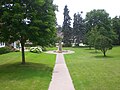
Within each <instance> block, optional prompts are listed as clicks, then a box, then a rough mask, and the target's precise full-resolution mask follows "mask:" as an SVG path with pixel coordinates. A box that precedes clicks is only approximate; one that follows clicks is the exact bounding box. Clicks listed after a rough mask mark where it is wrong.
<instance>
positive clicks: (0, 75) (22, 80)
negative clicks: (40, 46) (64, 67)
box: [0, 52, 56, 90]
mask: <svg viewBox="0 0 120 90" xmlns="http://www.w3.org/2000/svg"><path fill="white" fill-rule="evenodd" d="M55 57H56V56H55V55H52V54H45V53H41V54H35V53H30V52H26V64H25V65H21V53H20V52H13V53H8V54H3V55H0V90H48V86H49V83H50V81H51V77H52V70H53V67H54V63H55Z"/></svg>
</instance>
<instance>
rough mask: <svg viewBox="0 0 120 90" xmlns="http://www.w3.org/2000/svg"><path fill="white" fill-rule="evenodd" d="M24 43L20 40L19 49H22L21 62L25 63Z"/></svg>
mask: <svg viewBox="0 0 120 90" xmlns="http://www.w3.org/2000/svg"><path fill="white" fill-rule="evenodd" d="M24 46H25V43H24V41H22V40H21V51H22V64H25V51H24Z"/></svg>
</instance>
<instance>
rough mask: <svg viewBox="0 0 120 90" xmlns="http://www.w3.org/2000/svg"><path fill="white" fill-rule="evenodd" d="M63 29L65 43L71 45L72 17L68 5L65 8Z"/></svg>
mask: <svg viewBox="0 0 120 90" xmlns="http://www.w3.org/2000/svg"><path fill="white" fill-rule="evenodd" d="M62 31H63V42H64V45H65V46H71V41H72V40H71V37H72V28H71V18H70V16H69V10H68V7H67V5H66V6H65V8H64V21H63V26H62Z"/></svg>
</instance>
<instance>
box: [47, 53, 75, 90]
mask: <svg viewBox="0 0 120 90" xmlns="http://www.w3.org/2000/svg"><path fill="white" fill-rule="evenodd" d="M48 90H75V88H74V86H73V83H72V80H71V77H70V74H69V71H68V68H67V66H66V63H65V60H64V56H63V54H62V53H58V54H57V57H56V64H55V67H54V71H53V76H52V80H51V82H50V85H49V89H48Z"/></svg>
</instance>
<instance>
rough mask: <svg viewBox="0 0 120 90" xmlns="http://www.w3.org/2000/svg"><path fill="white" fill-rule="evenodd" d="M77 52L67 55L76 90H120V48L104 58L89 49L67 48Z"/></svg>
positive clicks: (111, 51) (114, 49) (116, 48)
mask: <svg viewBox="0 0 120 90" xmlns="http://www.w3.org/2000/svg"><path fill="white" fill-rule="evenodd" d="M66 49H69V50H73V51H75V53H74V54H71V55H65V60H66V64H67V67H68V69H69V71H70V74H71V77H72V80H73V83H74V86H75V89H76V90H120V47H114V48H113V49H112V50H110V51H108V52H107V57H103V54H102V53H101V52H98V53H95V51H94V50H89V49H88V48H66Z"/></svg>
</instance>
